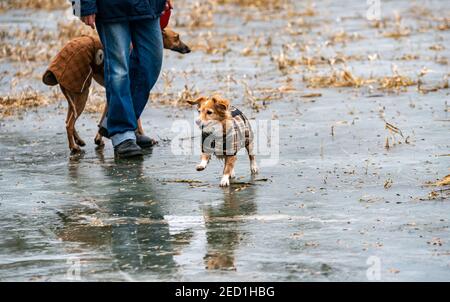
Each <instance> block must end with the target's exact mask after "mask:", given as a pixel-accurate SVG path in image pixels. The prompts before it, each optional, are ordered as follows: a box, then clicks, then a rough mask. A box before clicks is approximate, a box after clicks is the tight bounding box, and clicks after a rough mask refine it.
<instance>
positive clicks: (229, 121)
mask: <svg viewBox="0 0 450 302" xmlns="http://www.w3.org/2000/svg"><path fill="white" fill-rule="evenodd" d="M189 104H191V105H197V106H198V112H199V117H198V119H197V120H196V124H197V125H198V126H199V127H200V129H201V130H202V155H201V162H200V164H199V165H198V166H197V171H203V170H204V169H205V168H206V166H207V165H208V162H209V160H210V159H211V155H212V154H214V155H215V156H216V157H217V158H219V159H224V160H225V166H224V170H223V176H222V180H221V181H220V186H221V187H227V186H229V185H230V178H233V177H234V165H235V163H236V160H237V156H236V154H237V153H238V151H239V150H240V149H242V148H245V149H246V150H247V153H248V158H249V159H250V172H251V174H252V175H254V174H257V173H258V167H257V164H256V158H255V155H254V154H253V131H252V129H251V127H250V123H249V121H248V119H247V118H246V117H245V115H244V114H243V113H242V112H241V111H240V110H239V109H237V108H235V107H233V106H231V105H230V102H229V101H228V100H226V99H223V98H221V97H219V96H213V97H211V98H206V97H200V98H198V99H196V100H195V101H190V102H189Z"/></svg>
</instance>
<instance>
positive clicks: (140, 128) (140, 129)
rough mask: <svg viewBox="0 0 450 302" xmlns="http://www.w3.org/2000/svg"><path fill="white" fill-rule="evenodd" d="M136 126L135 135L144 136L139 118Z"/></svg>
mask: <svg viewBox="0 0 450 302" xmlns="http://www.w3.org/2000/svg"><path fill="white" fill-rule="evenodd" d="M137 124H138V128H137V133H138V134H140V135H144V128H143V127H142V122H141V119H140V118H139V119H138V121H137Z"/></svg>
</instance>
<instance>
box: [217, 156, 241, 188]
mask: <svg viewBox="0 0 450 302" xmlns="http://www.w3.org/2000/svg"><path fill="white" fill-rule="evenodd" d="M236 159H237V158H236V156H225V167H224V168H223V176H222V180H221V181H220V186H221V187H228V186H229V185H230V177H231V173H232V172H233V170H234V164H235V163H236Z"/></svg>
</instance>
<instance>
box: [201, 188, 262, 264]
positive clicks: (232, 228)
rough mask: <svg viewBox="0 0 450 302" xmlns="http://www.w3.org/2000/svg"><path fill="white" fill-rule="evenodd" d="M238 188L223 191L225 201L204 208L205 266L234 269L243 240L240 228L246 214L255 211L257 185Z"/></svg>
mask: <svg viewBox="0 0 450 302" xmlns="http://www.w3.org/2000/svg"><path fill="white" fill-rule="evenodd" d="M240 189H242V190H239V188H238V190H239V191H235V190H234V189H233V188H231V190H230V191H224V202H223V203H221V204H220V206H218V207H213V206H209V207H207V208H206V209H205V210H204V216H205V226H206V240H207V253H206V255H205V257H204V261H205V267H206V269H211V270H216V269H223V270H234V269H236V267H235V255H234V253H235V250H236V249H237V247H238V246H239V243H240V242H241V241H242V240H244V239H245V238H244V236H245V234H244V233H243V232H242V231H241V228H242V224H243V223H245V222H244V221H243V218H244V217H243V216H248V215H252V214H254V213H256V210H257V209H256V203H255V202H254V200H255V187H254V186H248V187H245V186H244V187H241V188H240Z"/></svg>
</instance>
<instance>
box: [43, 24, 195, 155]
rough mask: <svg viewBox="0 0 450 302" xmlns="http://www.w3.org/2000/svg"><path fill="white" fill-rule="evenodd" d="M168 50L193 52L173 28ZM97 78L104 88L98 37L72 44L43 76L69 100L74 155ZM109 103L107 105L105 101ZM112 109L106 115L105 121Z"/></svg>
mask: <svg viewBox="0 0 450 302" xmlns="http://www.w3.org/2000/svg"><path fill="white" fill-rule="evenodd" d="M162 35H163V42H164V48H165V49H170V50H173V51H176V52H179V53H182V54H186V53H189V52H190V51H191V50H190V48H189V47H188V46H187V45H186V44H184V43H183V42H182V41H181V40H180V36H179V34H178V33H176V32H174V31H173V30H171V29H170V28H165V29H164V30H162ZM92 79H94V80H95V81H96V82H97V83H98V84H100V85H101V86H103V87H104V86H105V85H104V74H103V47H102V44H101V42H100V39H99V38H98V37H90V36H82V37H79V38H75V39H72V40H71V41H69V42H68V43H67V44H66V45H65V46H64V47H63V49H61V51H60V52H59V53H58V54H57V55H56V57H55V58H54V59H53V60H52V62H51V64H50V66H49V67H48V69H47V71H46V72H45V73H44V75H43V77H42V81H43V82H44V84H46V85H50V86H55V85H57V84H59V86H60V88H61V91H62V93H63V94H64V96H65V97H66V99H67V101H68V103H69V108H68V111H67V118H66V131H67V139H68V141H69V149H70V150H71V152H72V154H74V153H78V152H80V151H81V148H80V146H85V145H86V144H85V142H84V141H83V140H82V139H81V138H80V136H79V135H78V133H77V131H76V129H75V123H76V121H77V119H78V118H79V117H80V115H81V114H82V113H83V110H84V107H85V106H86V102H87V100H88V97H89V87H90V86H91V84H92ZM105 103H106V102H105ZM107 110H108V108H107V106H105V109H104V111H103V114H102V120H103V118H104V117H105V115H106V112H107ZM137 131H138V133H139V134H142V135H143V134H144V130H143V128H142V124H141V120H140V119H139V120H138V129H137ZM95 143H96V144H97V145H99V146H100V145H103V140H102V135H101V134H100V133H97V135H96V137H95Z"/></svg>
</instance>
